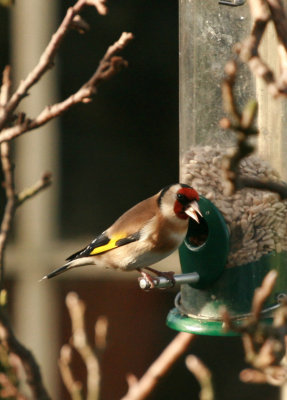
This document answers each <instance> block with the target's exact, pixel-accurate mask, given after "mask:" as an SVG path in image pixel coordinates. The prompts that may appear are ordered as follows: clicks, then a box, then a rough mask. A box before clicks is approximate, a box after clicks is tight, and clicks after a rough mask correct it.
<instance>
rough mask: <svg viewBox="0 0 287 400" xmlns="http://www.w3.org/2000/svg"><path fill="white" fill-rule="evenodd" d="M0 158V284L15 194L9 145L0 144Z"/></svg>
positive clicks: (6, 143)
mask: <svg viewBox="0 0 287 400" xmlns="http://www.w3.org/2000/svg"><path fill="white" fill-rule="evenodd" d="M0 156H1V163H2V170H3V174H4V188H5V194H6V205H5V209H4V215H3V219H2V222H1V227H0V274H1V284H2V285H3V282H4V252H5V247H6V244H7V239H8V234H9V232H10V229H11V225H12V220H13V216H14V212H15V204H16V194H15V186H14V172H13V166H12V163H11V154H10V143H8V142H5V143H1V144H0Z"/></svg>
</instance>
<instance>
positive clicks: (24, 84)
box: [0, 0, 104, 130]
mask: <svg viewBox="0 0 287 400" xmlns="http://www.w3.org/2000/svg"><path fill="white" fill-rule="evenodd" d="M101 3H102V2H101V1H99V0H94V1H92V0H78V1H77V2H76V4H75V5H74V6H73V7H70V8H68V10H67V13H66V16H65V18H64V19H63V21H62V23H61V24H60V26H59V28H58V29H57V31H56V32H55V34H54V35H53V36H52V38H51V40H50V42H49V43H48V45H47V47H46V49H45V50H44V52H43V54H42V56H41V57H40V59H39V62H38V64H37V65H36V66H35V68H34V69H33V70H32V71H31V72H30V73H29V74H28V76H27V77H26V78H25V79H24V80H23V81H21V82H20V84H19V86H18V88H17V89H16V91H15V93H14V94H13V95H12V97H11V99H10V100H9V102H8V103H7V105H6V106H5V109H4V111H3V114H2V118H1V120H0V130H2V129H3V128H4V126H5V125H6V122H7V120H8V119H9V118H10V117H11V116H12V114H13V112H14V111H15V109H16V108H17V106H18V104H19V103H20V101H21V100H22V99H23V98H24V97H26V96H27V95H28V94H29V89H30V88H31V87H32V86H33V85H34V84H35V83H36V82H38V81H39V80H40V79H41V77H42V76H43V75H44V74H45V72H46V71H47V70H48V69H50V68H51V67H52V66H53V64H54V59H55V55H56V53H57V51H58V48H59V46H60V45H61V43H62V41H63V39H64V37H65V35H66V34H67V32H68V30H69V28H70V26H71V23H72V21H73V18H74V17H75V16H76V15H77V14H78V13H79V12H80V11H81V10H82V9H83V7H84V6H94V7H96V8H97V9H98V10H100V11H102V10H103V9H104V3H103V4H101Z"/></svg>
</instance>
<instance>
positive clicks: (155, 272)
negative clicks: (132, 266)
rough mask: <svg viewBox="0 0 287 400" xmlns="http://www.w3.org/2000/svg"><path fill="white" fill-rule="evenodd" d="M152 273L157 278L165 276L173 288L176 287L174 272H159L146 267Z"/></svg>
mask: <svg viewBox="0 0 287 400" xmlns="http://www.w3.org/2000/svg"><path fill="white" fill-rule="evenodd" d="M145 269H147V270H148V271H150V272H153V273H154V274H155V275H157V276H163V277H164V278H166V279H168V280H169V281H170V282H171V283H172V287H173V286H174V285H175V280H174V275H175V272H173V271H167V272H164V271H157V270H156V269H153V268H150V267H145Z"/></svg>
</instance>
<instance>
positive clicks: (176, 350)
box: [121, 332, 195, 400]
mask: <svg viewBox="0 0 287 400" xmlns="http://www.w3.org/2000/svg"><path fill="white" fill-rule="evenodd" d="M194 337H195V335H193V334H190V333H185V332H180V333H178V334H177V336H176V337H175V338H174V339H173V341H172V342H171V343H170V344H169V345H168V346H167V347H166V348H165V349H164V351H163V352H162V353H161V355H160V356H159V357H158V358H157V359H156V360H155V361H154V362H153V364H152V365H151V366H150V367H149V368H148V370H147V371H146V372H145V374H144V375H143V376H142V377H141V379H139V380H137V378H136V377H135V376H134V375H129V376H128V377H127V381H128V385H129V388H128V392H127V394H126V395H125V396H124V397H122V399H121V400H142V399H145V398H146V397H147V396H148V395H149V394H150V393H151V392H152V391H153V389H154V388H155V386H156V385H157V384H158V383H159V381H160V379H161V378H162V377H163V376H164V375H165V374H166V373H167V372H168V371H169V369H170V368H171V367H172V365H173V364H174V363H175V362H176V360H177V359H178V358H179V357H180V356H181V355H182V354H183V353H184V352H185V351H186V350H187V348H188V346H189V344H190V343H191V341H192V340H193V338H194Z"/></svg>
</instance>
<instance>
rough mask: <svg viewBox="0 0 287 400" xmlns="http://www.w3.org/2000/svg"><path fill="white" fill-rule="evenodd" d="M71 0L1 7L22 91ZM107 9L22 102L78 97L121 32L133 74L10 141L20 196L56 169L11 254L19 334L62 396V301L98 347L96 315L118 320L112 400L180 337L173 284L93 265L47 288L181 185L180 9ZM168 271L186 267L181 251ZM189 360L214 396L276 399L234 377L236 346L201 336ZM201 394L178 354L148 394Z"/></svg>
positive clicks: (9, 272)
mask: <svg viewBox="0 0 287 400" xmlns="http://www.w3.org/2000/svg"><path fill="white" fill-rule="evenodd" d="M73 3H74V2H73V1H68V0H61V1H56V0H50V1H48V2H47V1H45V0H21V1H20V0H19V1H16V4H15V5H14V6H13V7H12V8H11V9H8V8H4V7H0V46H1V47H0V67H1V70H3V68H4V66H5V65H6V64H8V63H11V64H12V73H13V80H14V84H17V83H18V82H19V81H20V80H21V79H22V78H24V77H25V76H26V75H27V73H28V72H29V71H30V70H31V68H33V66H34V65H35V64H36V63H37V60H38V58H39V56H40V55H41V53H42V51H43V49H44V48H45V46H46V44H47V43H48V41H49V38H50V37H51V34H52V33H53V32H54V31H55V29H56V27H57V25H58V23H59V22H60V21H61V19H62V18H63V17H64V15H65V12H66V9H67V8H68V7H69V6H70V5H72V4H73ZM108 6H109V14H108V15H107V16H105V17H102V16H99V15H97V13H96V11H95V10H94V9H93V8H91V7H90V8H87V9H86V10H85V11H84V12H83V13H82V16H83V17H84V18H85V19H86V20H87V22H88V23H89V24H90V26H91V30H90V31H89V32H88V33H87V34H85V35H80V34H78V33H77V32H74V31H71V32H70V33H69V35H68V36H67V37H66V38H65V40H64V43H63V45H62V46H61V48H60V51H59V53H58V56H57V58H56V67H55V68H54V69H53V70H51V71H49V72H48V73H47V74H46V76H45V78H44V79H43V80H42V81H41V82H40V83H39V84H37V85H36V86H35V87H34V88H33V89H32V90H31V95H30V96H29V97H28V98H27V99H25V100H24V101H23V102H22V104H21V107H20V108H21V110H22V111H24V112H27V114H28V115H29V116H36V115H37V113H38V112H39V111H40V110H41V109H42V108H43V107H44V106H45V105H47V104H51V103H54V102H56V101H60V100H62V99H64V98H66V97H67V96H69V95H70V94H71V93H73V92H74V91H76V90H77V89H78V88H79V87H80V86H81V85H82V84H83V83H84V82H86V81H87V80H88V79H89V77H90V76H91V75H92V73H93V72H94V70H95V69H96V67H97V65H98V62H99V60H100V59H101V57H102V56H103V54H104V53H105V51H106V49H107V47H108V46H109V45H110V44H112V43H113V42H114V41H115V40H117V39H118V38H119V36H120V34H121V32H123V31H128V32H132V33H133V34H134V35H135V39H134V40H133V41H132V42H131V43H130V44H129V45H128V47H127V48H126V49H125V50H124V51H123V52H122V55H123V56H124V58H125V59H126V60H128V62H129V67H128V68H127V69H126V70H124V71H123V72H121V73H120V74H119V75H117V76H116V77H114V78H113V79H112V80H110V81H109V82H107V83H105V84H104V85H103V86H101V87H100V90H99V91H98V94H97V96H96V97H95V99H94V101H93V102H91V103H89V104H81V105H78V106H76V107H74V108H73V109H71V110H70V111H69V112H67V113H66V114H65V115H63V116H62V117H61V118H59V119H58V120H57V121H54V122H52V123H49V124H48V125H47V126H45V127H43V128H42V129H40V130H37V131H35V132H31V133H28V134H27V135H25V136H23V137H21V138H19V139H17V140H16V141H15V152H14V153H15V164H16V173H17V188H18V190H20V189H22V188H24V187H26V186H29V185H31V184H33V183H34V182H35V181H36V180H37V179H39V177H40V176H41V175H42V174H43V173H44V172H45V171H52V173H53V187H52V188H50V189H48V190H47V191H46V192H45V193H41V194H40V195H39V196H38V197H37V198H35V199H33V200H32V201H30V202H27V203H26V204H25V205H24V206H23V207H21V209H19V210H18V211H17V218H16V221H15V226H14V231H13V237H12V238H11V240H10V245H9V247H8V249H7V254H6V277H7V285H8V287H9V304H10V308H11V313H12V316H13V322H14V326H15V331H16V334H17V336H18V338H19V339H20V340H21V341H22V342H23V343H24V344H25V345H26V346H27V347H28V348H31V349H32V350H33V352H34V354H35V356H36V358H37V359H38V361H39V363H40V365H41V368H42V372H43V375H44V381H45V383H46V384H47V387H48V388H49V391H50V392H51V393H52V395H53V398H61V399H65V398H69V397H68V396H67V393H66V391H65V389H64V387H63V385H62V384H61V381H60V378H59V371H58V368H57V358H58V355H59V350H60V348H61V346H62V345H63V344H64V343H67V342H68V340H69V337H70V321H69V317H68V314H67V310H66V307H65V296H66V294H67V293H68V292H69V291H75V292H77V293H78V294H79V296H80V297H81V298H82V299H83V300H84V301H85V303H86V305H87V311H86V314H87V327H88V330H89V333H90V338H91V340H92V339H93V324H94V322H95V320H96V318H97V317H98V316H99V315H106V316H107V317H108V319H109V337H108V339H109V340H108V349H107V351H106V352H105V354H104V355H103V359H102V369H103V373H102V375H103V382H102V393H103V395H102V398H103V399H105V400H113V399H118V398H120V396H122V395H124V393H125V392H126V390H127V385H126V382H125V376H126V374H127V373H128V372H132V373H134V374H135V375H137V376H138V377H140V376H141V375H142V374H143V373H144V371H145V370H146V369H147V367H148V366H149V365H150V364H151V362H152V361H153V360H154V359H155V358H156V357H157V355H158V354H159V353H160V352H161V351H162V350H163V349H164V348H165V346H166V345H167V344H168V343H169V342H170V340H172V338H173V337H174V336H175V334H176V332H173V331H172V330H170V329H169V328H167V327H166V326H165V319H166V316H167V313H168V312H169V310H170V309H171V308H172V307H173V299H174V297H175V294H176V292H177V291H178V289H172V290H166V291H151V292H148V293H145V292H143V291H141V290H140V289H139V287H138V283H137V274H133V273H129V274H128V273H127V274H125V273H119V272H113V271H97V270H96V269H93V268H83V269H81V270H80V271H70V272H69V273H66V274H64V275H61V276H59V277H57V278H55V279H54V280H51V281H45V282H42V283H41V284H39V283H38V280H39V279H40V278H41V277H42V276H43V275H45V274H46V273H48V272H50V271H51V270H52V269H53V268H54V267H55V266H59V265H61V264H62V263H63V261H64V259H65V258H66V257H67V256H69V255H70V254H71V253H73V252H74V251H76V250H78V249H80V248H82V247H83V246H85V245H86V244H87V243H88V242H89V241H90V240H91V239H93V237H94V236H95V235H96V234H98V233H100V232H102V231H103V230H104V229H106V228H107V227H108V226H109V225H110V224H112V223H113V221H114V220H115V219H116V218H117V217H118V216H119V215H120V214H121V213H123V212H124V211H126V210H127V209H128V208H129V207H131V206H133V205H134V204H136V203H137V202H139V201H140V200H142V199H144V198H146V197H148V196H150V195H153V194H154V193H156V192H158V191H159V190H160V189H161V188H162V187H164V186H165V185H167V184H170V183H173V182H177V181H178V175H179V171H178V152H179V149H178V131H179V130H178V4H177V1H176V0H157V1H156V2H155V1H150V0H138V1H136V2H135V1H131V0H110V1H109V4H108ZM1 196H2V197H1V210H3V205H4V197H3V193H1ZM160 268H162V269H164V270H171V269H173V270H176V271H178V270H179V265H178V258H177V255H173V256H171V257H170V258H169V259H167V260H165V261H164V262H162V263H161V265H160ZM190 352H192V353H195V354H196V355H198V356H199V357H200V358H201V359H202V360H203V361H204V362H206V364H207V365H208V366H209V367H210V368H211V370H212V372H213V373H214V382H215V388H216V390H217V393H218V398H220V399H223V400H224V399H230V398H231V396H232V399H234V400H236V399H238V400H239V399H243V398H244V399H254V396H258V397H259V396H260V397H261V398H262V399H276V398H278V392H277V389H274V388H271V387H269V386H264V385H261V386H255V385H249V386H247V385H243V384H241V383H240V382H239V380H238V373H239V371H240V370H241V369H242V368H243V367H244V366H245V364H244V360H243V358H244V356H243V351H242V346H241V340H240V339H238V338H209V337H203V336H202V337H198V338H197V339H196V341H195V342H193V344H192V346H191V349H190ZM74 361H75V362H74V366H75V371H76V372H75V375H76V376H77V377H78V378H79V379H84V376H85V370H84V366H83V365H82V364H81V361H80V360H79V359H78V358H77V357H76V358H75V360H74ZM227 374H228V376H227ZM111 383H112V384H111ZM198 390H199V387H198V385H197V382H196V381H195V379H194V378H193V376H191V375H190V373H188V371H187V370H186V368H185V365H184V359H181V360H180V361H179V362H178V363H177V364H176V365H175V366H174V367H173V369H172V371H171V372H170V373H169V374H168V376H166V377H165V378H164V379H163V380H162V382H161V383H160V384H159V386H158V387H157V389H156V391H155V393H153V394H152V395H151V397H150V398H151V399H175V398H180V399H189V398H192V396H194V397H195V398H196V397H197V396H198Z"/></svg>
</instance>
